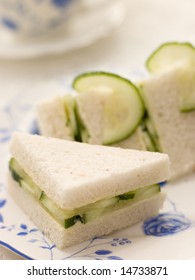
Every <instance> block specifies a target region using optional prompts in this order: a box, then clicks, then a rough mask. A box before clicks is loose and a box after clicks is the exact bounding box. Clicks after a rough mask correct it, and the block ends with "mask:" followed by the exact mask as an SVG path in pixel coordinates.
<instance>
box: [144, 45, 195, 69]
mask: <svg viewBox="0 0 195 280" xmlns="http://www.w3.org/2000/svg"><path fill="white" fill-rule="evenodd" d="M186 64H189V65H194V66H195V48H194V47H193V46H192V45H191V44H190V43H186V42H185V43H179V42H169V43H165V44H162V45H161V46H160V47H158V48H157V49H156V50H155V51H154V52H153V53H152V54H151V55H150V56H149V58H148V59H147V61H146V67H147V69H148V70H149V71H150V72H151V73H162V72H166V71H168V70H170V69H173V68H175V67H180V66H182V65H186Z"/></svg>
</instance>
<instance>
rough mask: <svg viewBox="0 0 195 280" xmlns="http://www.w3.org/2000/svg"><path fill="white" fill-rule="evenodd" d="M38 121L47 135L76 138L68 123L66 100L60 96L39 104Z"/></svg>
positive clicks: (69, 138)
mask: <svg viewBox="0 0 195 280" xmlns="http://www.w3.org/2000/svg"><path fill="white" fill-rule="evenodd" d="M37 121H38V124H39V129H40V132H41V134H43V135H45V136H50V137H56V138H60V139H67V140H73V139H74V137H73V135H72V131H71V127H69V126H68V125H67V115H66V112H65V106H64V101H63V98H62V97H60V96H57V97H54V98H51V99H49V100H45V101H42V102H40V103H39V104H38V105H37Z"/></svg>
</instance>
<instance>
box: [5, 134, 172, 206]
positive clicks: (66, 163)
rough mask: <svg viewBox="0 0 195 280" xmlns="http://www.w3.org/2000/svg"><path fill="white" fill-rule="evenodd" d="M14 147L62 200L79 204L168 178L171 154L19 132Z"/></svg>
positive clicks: (38, 179)
mask: <svg viewBox="0 0 195 280" xmlns="http://www.w3.org/2000/svg"><path fill="white" fill-rule="evenodd" d="M10 151H11V153H12V156H13V157H14V158H15V159H16V160H17V162H18V163H19V164H20V166H21V167H22V168H23V169H24V171H25V172H26V173H27V174H28V175H29V176H30V177H31V178H32V180H33V181H34V182H35V183H36V184H37V185H38V186H39V187H40V188H41V189H42V190H43V191H44V192H45V193H46V194H47V196H48V197H49V198H51V199H52V200H53V201H54V202H56V204H57V205H58V206H60V207H61V208H65V209H75V208H79V207H81V206H83V205H86V204H89V203H93V202H95V201H98V200H100V199H104V198H108V197H113V196H116V195H119V194H123V193H125V192H127V191H130V190H133V189H137V188H141V187H144V186H149V185H152V184H155V183H158V182H161V181H164V180H167V179H168V178H169V173H170V170H169V158H168V156H167V155H166V154H160V153H152V152H146V151H137V150H129V149H121V148H115V147H106V146H98V145H90V144H84V143H78V142H74V141H66V140H61V139H54V138H46V137H43V136H38V135H30V134H26V133H19V132H15V133H14V134H13V137H12V140H11V144H10Z"/></svg>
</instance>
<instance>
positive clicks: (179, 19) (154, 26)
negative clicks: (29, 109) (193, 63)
mask: <svg viewBox="0 0 195 280" xmlns="http://www.w3.org/2000/svg"><path fill="white" fill-rule="evenodd" d="M99 1H100V0H99ZM88 2H90V1H88ZM101 2H102V0H101ZM104 2H106V1H104ZM108 2H109V3H110V5H112V2H117V1H108ZM118 2H120V3H124V5H125V7H124V10H123V11H122V12H121V5H120V9H118V13H120V15H119V17H118V18H117V16H116V13H117V8H115V9H114V10H113V11H112V12H110V13H109V12H108V13H105V10H104V8H102V7H101V10H100V11H98V16H99V15H101V14H102V15H103V17H101V16H99V22H98V20H96V21H93V20H92V21H93V24H90V17H89V18H88V16H85V17H84V18H83V16H82V10H81V15H80V14H79V13H78V14H76V15H74V17H76V23H77V31H76V35H77V40H75V43H74V42H71V43H72V49H73V50H72V51H71V48H68V51H66V44H65V43H64V42H63V44H64V45H63V46H61V49H60V51H56V52H55V54H52V47H53V48H54V49H55V47H56V45H58V41H59V44H61V43H62V42H61V40H62V39H63V38H62V37H64V38H65V36H66V35H65V34H62V35H61V38H60V39H59V37H58V39H57V40H56V39H55V38H54V40H55V42H56V44H55V45H54V46H53V43H52V40H48V41H47V42H46V43H45V45H46V49H47V51H45V53H44V50H43V49H42V50H41V51H40V52H41V54H44V55H43V56H42V55H39V53H38V54H37V56H36V54H34V55H33V54H32V53H31V54H30V55H29V57H28V50H26V49H25V47H26V43H24V45H25V46H22V43H19V44H18V42H13V45H12V46H11V42H9V44H8V45H7V46H6V44H5V46H3V43H1V44H0V85H2V84H5V83H7V82H9V81H13V82H14V81H15V80H16V82H17V81H18V80H19V79H22V80H27V79H30V80H32V79H38V80H39V79H41V80H42V79H48V78H51V77H55V76H59V75H60V76H66V75H67V74H70V73H73V74H74V73H75V72H81V71H85V70H86V69H99V70H106V69H107V68H108V69H112V71H115V69H116V71H117V72H121V74H123V73H122V72H124V73H126V72H127V73H128V72H129V71H130V70H131V69H133V70H134V69H139V68H140V67H143V65H144V63H145V60H146V58H147V57H148V56H149V55H150V53H151V52H152V51H153V50H154V49H155V48H156V47H158V46H159V45H160V44H161V43H163V42H166V41H189V42H191V43H194V41H195V32H194V28H195V17H194V9H195V2H194V1H193V0H185V1H184V0H177V1H176V0H172V1H169V0H158V1H155V0H136V1H132V0H121V1H118ZM106 7H107V8H106V9H108V5H106ZM89 11H90V12H91V13H92V18H93V19H94V16H96V14H95V11H94V10H92V9H91V10H90V9H89ZM121 13H122V14H121ZM123 16H124V17H123ZM79 17H81V19H79ZM106 17H107V18H106ZM110 17H111V18H113V20H110ZM86 18H87V22H86V34H85V31H84V30H85V23H84V22H83V21H84V20H85V19H86ZM73 20H74V18H73ZM102 23H103V26H102ZM79 25H80V26H81V32H82V35H79ZM94 26H95V27H94ZM98 28H99V29H98ZM90 29H91V30H90ZM93 29H94V31H93ZM103 30H105V32H103ZM67 32H69V33H70V31H67ZM98 32H99V33H98ZM73 35H74V36H75V34H73ZM92 35H93V36H92ZM79 36H81V37H80V38H79ZM70 37H71V36H70V34H69V40H71V39H70ZM91 37H92V38H91ZM74 39H75V38H74ZM85 41H86V42H85ZM69 43H70V42H69ZM39 45H41V43H39V42H38V40H37V41H36V42H35V43H33V42H31V48H34V50H35V49H38V48H39ZM85 45H86V46H85ZM49 46H50V47H49ZM80 46H81V47H80ZM84 46H85V47H84ZM58 47H59V46H57V48H58ZM23 48H24V53H23V55H22V49H23ZM48 48H50V52H51V54H50V53H49V51H48ZM59 48H60V47H59ZM63 48H64V50H65V51H63ZM17 49H19V51H18V53H19V54H18V53H17ZM31 51H32V50H31ZM53 51H54V50H53ZM6 52H7V53H6ZM12 56H14V58H11V59H10V58H9V57H12ZM20 56H21V57H22V56H24V57H25V58H23V59H20ZM31 56H32V57H31ZM18 57H19V58H18Z"/></svg>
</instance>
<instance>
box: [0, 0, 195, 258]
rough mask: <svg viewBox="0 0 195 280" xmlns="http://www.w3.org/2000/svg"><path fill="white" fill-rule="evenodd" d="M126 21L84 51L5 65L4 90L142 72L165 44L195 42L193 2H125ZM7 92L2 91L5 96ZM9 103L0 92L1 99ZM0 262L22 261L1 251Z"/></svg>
mask: <svg viewBox="0 0 195 280" xmlns="http://www.w3.org/2000/svg"><path fill="white" fill-rule="evenodd" d="M124 3H125V5H126V17H125V19H124V21H123V23H122V24H121V25H120V26H119V27H118V28H116V29H115V30H114V31H113V32H112V33H111V34H109V36H107V37H106V38H103V39H101V40H99V41H97V42H96V43H94V44H92V45H90V46H87V47H85V48H82V49H78V50H74V51H72V52H68V53H65V54H63V53H61V54H58V55H55V56H54V55H53V56H46V57H42V58H37V59H36V58H35V59H25V60H18V61H13V60H8V59H6V60H5V59H2V60H0V90H2V89H3V88H5V87H6V86H7V85H9V86H10V81H11V84H12V90H14V85H15V86H17V85H18V83H20V85H21V84H24V85H27V84H28V83H30V82H31V83H32V81H36V82H37V83H38V82H39V81H43V80H45V81H47V79H51V78H55V77H57V76H64V77H66V75H70V74H71V73H74V72H75V73H78V72H82V71H83V69H98V70H104V71H105V70H107V68H109V69H110V68H112V69H113V72H114V69H117V71H118V72H120V73H121V74H123V73H128V72H130V71H133V70H136V69H139V67H143V65H144V63H145V60H146V58H147V57H148V55H149V54H150V53H151V52H152V51H153V50H154V49H155V48H156V47H157V46H159V45H160V44H161V43H163V42H167V41H189V42H191V43H192V44H193V43H195V32H194V30H195V17H194V10H195V2H194V1H193V0H185V1H183V0H177V1H176V0H171V1H170V0H158V1H156V0H136V1H132V0H126V1H125V0H124ZM1 92H2V91H1ZM2 98H6V97H5V96H3V94H2V93H0V99H2ZM0 259H21V257H19V256H17V255H15V254H13V253H12V252H9V251H8V250H7V249H5V248H3V247H0Z"/></svg>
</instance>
